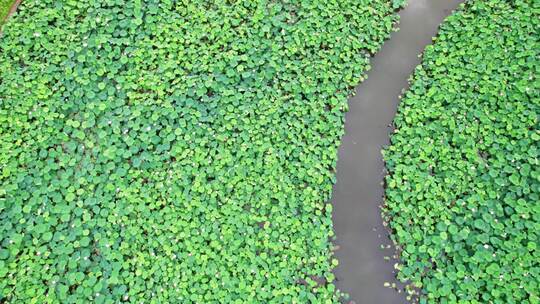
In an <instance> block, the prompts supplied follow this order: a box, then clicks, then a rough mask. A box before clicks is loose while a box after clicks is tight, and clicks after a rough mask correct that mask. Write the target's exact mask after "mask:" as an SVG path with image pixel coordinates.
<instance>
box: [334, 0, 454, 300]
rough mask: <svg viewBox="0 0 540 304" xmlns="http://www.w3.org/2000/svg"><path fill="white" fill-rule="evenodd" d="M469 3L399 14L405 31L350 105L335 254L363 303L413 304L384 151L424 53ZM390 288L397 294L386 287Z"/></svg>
mask: <svg viewBox="0 0 540 304" xmlns="http://www.w3.org/2000/svg"><path fill="white" fill-rule="evenodd" d="M461 2H463V0H408V3H409V5H408V6H407V7H406V8H405V9H403V10H402V11H401V12H400V16H401V19H400V23H399V28H400V30H399V31H398V32H396V33H393V34H392V36H391V38H390V39H389V40H388V41H386V43H385V44H384V45H383V47H382V49H381V50H380V52H378V53H377V55H376V56H375V57H374V58H372V61H371V66H372V69H371V70H370V71H369V73H368V79H367V80H366V81H364V82H363V83H362V84H360V85H359V86H358V87H357V88H356V95H355V96H354V97H352V98H351V99H350V100H349V112H348V113H347V116H346V124H345V135H344V136H343V138H342V140H341V146H340V148H339V161H338V164H337V183H336V185H335V186H334V189H333V198H332V202H333V205H334V212H333V221H334V228H335V231H336V235H337V240H336V242H335V244H336V245H338V246H339V249H338V250H337V251H336V253H335V255H336V257H337V259H338V260H339V263H340V264H339V266H338V267H337V268H336V270H335V272H334V273H335V275H336V284H337V287H338V288H339V289H340V290H342V291H344V292H346V293H348V294H349V295H350V296H351V298H350V300H351V301H354V302H355V303H358V304H364V303H365V304H371V303H374V304H391V303H407V301H406V297H405V294H404V292H403V291H401V293H399V292H398V291H397V289H400V288H401V287H402V286H401V285H400V284H397V281H396V279H395V273H394V263H395V262H396V261H395V260H393V259H390V260H389V261H385V260H384V257H385V256H390V257H391V256H392V255H394V249H393V248H388V249H384V250H382V249H381V244H383V245H384V246H387V245H390V244H391V241H390V240H389V238H388V233H387V231H386V229H385V228H384V227H383V225H382V218H381V214H380V206H381V204H382V201H383V193H384V189H383V185H382V181H383V177H384V174H385V172H384V164H383V161H382V156H381V149H382V148H383V146H385V145H388V143H389V138H388V136H389V133H390V132H391V131H392V129H391V128H390V127H389V125H390V124H391V122H392V120H393V118H394V116H395V114H396V109H397V106H398V102H399V98H398V96H399V95H400V94H401V92H402V90H403V89H404V88H406V87H407V86H408V83H407V80H408V79H409V77H410V75H411V73H412V72H413V70H414V68H415V67H416V66H417V65H418V64H419V63H420V60H421V58H420V57H419V54H421V53H422V51H423V50H424V48H425V46H427V45H428V44H431V42H432V37H433V36H435V35H436V34H437V30H438V27H439V24H440V23H441V22H442V21H443V20H444V18H445V17H446V16H448V15H450V14H451V12H452V10H454V9H455V8H457V7H458V5H459V3H461ZM385 282H390V283H396V284H397V286H398V288H397V289H391V288H388V287H384V283H385Z"/></svg>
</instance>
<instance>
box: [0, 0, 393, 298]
mask: <svg viewBox="0 0 540 304" xmlns="http://www.w3.org/2000/svg"><path fill="white" fill-rule="evenodd" d="M400 5H401V1H388V0H385V1H382V0H360V1H359V0H347V1H344V0H339V1H338V0H324V1H322V0H320V1H319V0H316V1H287V0H283V1H264V0H260V1H254V0H253V1H250V0H242V1H233V0H228V1H225V0H221V1H201V0H198V1H191V0H190V1H187V0H186V1H171V0H159V1H158V0H148V1H141V0H138V1H137V0H132V1H119V0H116V1H115V0H112V1H111V0H107V1H104V0H103V1H97V0H87V1H74V0H60V1H58V0H55V1H52V0H25V1H24V2H23V4H22V7H20V8H19V12H18V13H17V15H16V16H14V18H13V19H11V20H10V22H9V23H8V25H7V26H6V27H5V28H4V37H2V39H0V185H1V188H0V302H3V301H5V302H8V303H58V302H61V303H74V302H88V301H91V302H92V303H118V302H121V301H125V302H134V303H135V302H137V303H295V302H296V303H307V302H309V301H311V302H317V303H330V302H337V301H338V299H339V297H340V296H341V294H340V293H339V292H338V291H336V288H335V285H334V284H333V283H332V282H333V280H334V277H333V275H332V273H331V270H332V269H333V268H334V266H335V265H336V264H337V261H336V260H335V259H333V258H332V244H331V242H330V239H331V238H332V237H333V231H332V222H331V211H332V208H331V205H330V204H328V203H327V202H328V200H329V196H330V191H331V188H332V181H333V178H334V172H333V168H334V167H335V164H336V157H337V156H336V154H337V153H336V148H337V145H338V142H339V138H340V136H341V135H342V133H343V117H344V111H345V110H346V108H347V104H346V100H347V96H348V95H349V94H350V93H351V87H352V86H353V85H355V84H356V83H357V82H358V81H359V80H360V79H361V76H362V75H363V74H364V73H365V72H366V71H367V69H368V58H369V56H370V54H371V53H373V52H375V51H377V50H378V48H379V47H380V45H381V44H382V42H383V41H384V39H385V38H387V37H388V36H389V34H390V32H391V31H392V28H393V25H394V23H395V21H396V20H397V15H396V14H395V10H396V9H397V8H398V7H399V6H400Z"/></svg>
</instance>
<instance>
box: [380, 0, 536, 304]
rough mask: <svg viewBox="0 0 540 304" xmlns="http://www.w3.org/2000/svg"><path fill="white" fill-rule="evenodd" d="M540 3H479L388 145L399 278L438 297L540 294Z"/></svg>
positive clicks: (419, 73)
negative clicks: (399, 255)
mask: <svg viewBox="0 0 540 304" xmlns="http://www.w3.org/2000/svg"><path fill="white" fill-rule="evenodd" d="M539 17H540V2H538V1H502V0H489V1H469V2H467V3H466V4H465V6H464V7H463V8H462V9H461V10H460V11H459V12H457V13H456V14H454V15H453V16H451V17H449V18H448V20H447V21H446V22H445V23H444V25H443V26H442V28H441V30H440V33H439V36H438V38H437V39H436V42H435V44H434V46H431V47H428V48H427V49H426V51H425V54H424V58H423V63H422V64H421V65H420V66H418V67H417V69H416V71H415V74H414V78H413V81H412V85H411V88H410V90H409V91H408V92H407V93H406V94H405V96H404V99H403V101H402V103H401V105H400V109H399V113H398V115H397V117H396V119H395V126H396V131H395V134H393V136H392V138H391V142H392V144H391V146H390V147H389V148H388V149H387V150H386V151H385V159H386V162H387V165H388V169H389V176H388V177H387V180H386V182H387V191H386V211H385V212H386V216H387V219H388V220H389V221H390V225H391V228H392V229H393V231H394V239H395V240H396V242H397V243H398V244H399V246H400V247H401V250H402V252H401V258H402V265H400V266H399V270H400V271H399V277H400V278H401V279H403V280H407V279H408V280H410V281H411V282H412V283H413V285H414V286H416V287H420V288H421V289H422V296H421V302H429V303H456V302H459V303H539V301H540V300H539V298H538V297H539V290H540V286H539V282H540V264H539V262H540V248H539V241H540V239H539V237H540V236H539V234H540V166H539V163H538V156H539V153H538V152H539V147H540V145H539V140H540V126H539V121H538V118H539V115H540V95H539V93H540V81H538V75H539V72H540V62H539V60H540V59H539V58H540V57H539V56H540V44H539V39H540V18H539Z"/></svg>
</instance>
